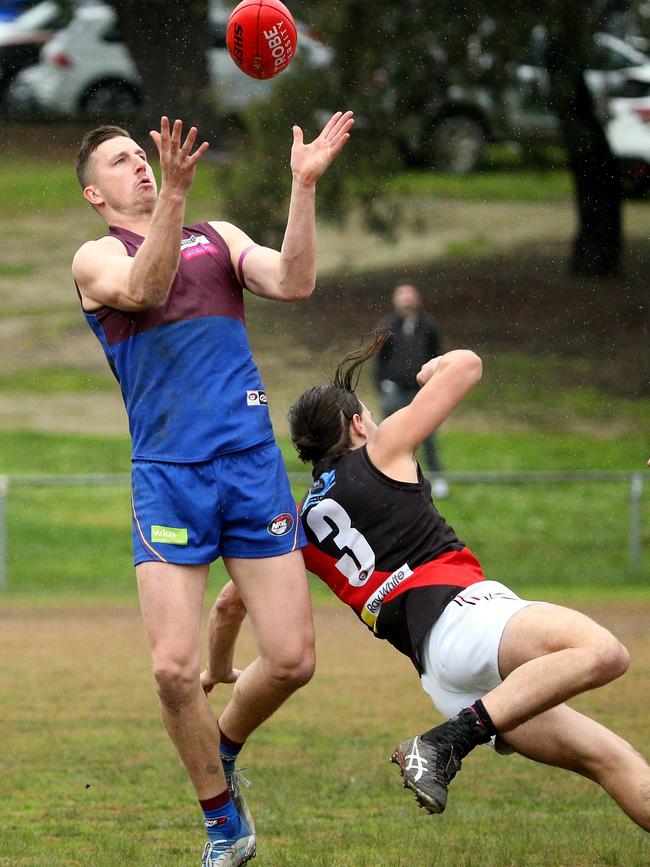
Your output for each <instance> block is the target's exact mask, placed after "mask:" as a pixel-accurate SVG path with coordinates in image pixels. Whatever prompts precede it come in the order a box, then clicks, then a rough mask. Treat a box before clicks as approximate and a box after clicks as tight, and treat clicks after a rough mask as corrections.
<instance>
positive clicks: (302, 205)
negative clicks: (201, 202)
mask: <svg viewBox="0 0 650 867" xmlns="http://www.w3.org/2000/svg"><path fill="white" fill-rule="evenodd" d="M353 123H354V119H353V117H352V112H351V111H346V112H340V111H338V112H336V114H334V115H333V116H332V117H331V118H330V120H329V121H328V123H327V124H326V125H325V127H324V128H323V130H322V131H321V133H320V135H319V136H318V137H317V138H316V139H314V141H313V142H310V143H309V144H305V142H304V138H303V132H302V130H301V129H300V127H298V126H294V127H293V146H292V148H291V171H292V175H293V180H292V185H291V199H290V202H289V216H288V219H287V228H286V230H285V233H284V240H283V242H282V249H281V251H280V252H278V251H277V250H271V249H270V248H269V247H258V246H255V245H254V244H253V241H252V240H251V239H250V238H249V236H248V235H246V233H245V232H242V231H241V229H238V228H237V227H236V226H233V225H232V224H231V223H215V224H214V225H215V228H217V230H218V231H219V233H220V234H221V235H222V236H223V237H224V239H225V240H226V243H227V244H228V247H229V248H230V254H231V259H232V262H233V266H234V267H235V268H236V269H237V270H238V269H239V262H240V257H241V256H242V253H244V252H245V251H247V248H250V249H248V251H247V252H246V255H245V258H244V259H243V262H242V272H243V276H244V281H245V284H246V287H247V288H248V289H249V290H250V291H251V292H254V293H255V294H256V295H261V296H262V297H264V298H272V299H274V300H277V301H296V300H298V299H300V298H308V297H309V296H310V295H311V293H312V292H313V291H314V286H315V284H316V183H317V181H318V179H319V178H320V177H321V176H322V174H323V172H324V171H325V170H326V169H327V167H328V166H329V165H330V163H331V162H332V161H333V160H334V158H335V157H336V156H337V154H339V153H340V151H341V150H342V148H343V147H344V145H345V143H346V141H347V140H348V139H349V138H350V129H351V128H352V124H353Z"/></svg>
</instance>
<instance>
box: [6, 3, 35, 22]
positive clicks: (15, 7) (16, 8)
mask: <svg viewBox="0 0 650 867" xmlns="http://www.w3.org/2000/svg"><path fill="white" fill-rule="evenodd" d="M36 2H37V0H0V21H14V20H15V19H16V18H18V16H19V15H22V14H23V12H26V11H27V10H28V9H31V7H32V6H34V5H35V4H36Z"/></svg>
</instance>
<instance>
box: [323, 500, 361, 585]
mask: <svg viewBox="0 0 650 867" xmlns="http://www.w3.org/2000/svg"><path fill="white" fill-rule="evenodd" d="M307 523H308V524H309V527H310V528H311V530H313V532H314V534H315V536H316V538H317V539H318V541H319V542H322V541H323V539H326V538H327V537H328V536H331V535H332V533H335V535H334V537H333V539H332V541H333V542H334V544H335V545H336V547H337V548H338V549H339V551H344V552H347V551H349V552H350V553H349V554H348V553H344V554H343V556H342V557H341V559H340V560H338V561H337V563H336V568H337V569H338V570H339V572H341V573H342V574H343V575H345V577H346V578H347V579H348V581H349V582H350V584H352V586H353V587H363V585H364V584H365V583H366V582H367V580H368V578H370V576H371V575H372V573H373V572H374V570H375V553H374V551H373V550H372V548H371V547H370V545H369V544H368V540H367V539H366V537H365V536H363V535H362V534H361V533H360V532H359V531H358V530H355V529H354V527H353V526H352V523H351V521H350V516H349V515H348V513H347V512H346V511H345V509H344V508H343V506H341V505H340V504H339V503H337V502H336V501H335V500H330V499H324V500H321V501H320V503H317V504H316V505H315V506H314V507H313V508H311V509H309V511H308V512H307ZM350 555H352V556H350Z"/></svg>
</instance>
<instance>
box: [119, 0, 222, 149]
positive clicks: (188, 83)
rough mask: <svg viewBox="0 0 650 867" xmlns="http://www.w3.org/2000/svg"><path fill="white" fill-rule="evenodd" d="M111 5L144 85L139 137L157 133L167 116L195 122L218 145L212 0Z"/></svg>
mask: <svg viewBox="0 0 650 867" xmlns="http://www.w3.org/2000/svg"><path fill="white" fill-rule="evenodd" d="M110 5H111V6H113V8H114V9H115V11H116V12H117V16H118V20H119V25H120V31H121V34H122V38H123V40H124V42H125V43H126V45H127V47H128V49H129V51H130V53H131V56H132V57H133V60H134V62H135V65H136V66H137V68H138V72H139V73H140V77H141V79H142V91H143V93H144V102H143V104H142V106H141V108H140V110H139V112H138V115H137V117H136V119H135V126H136V128H137V129H136V133H137V134H138V135H142V133H146V132H147V131H148V130H149V129H151V127H152V125H153V126H154V127H157V126H158V123H157V121H158V119H159V118H160V117H161V116H162V115H163V114H166V115H169V116H170V117H172V118H173V117H180V118H184V119H186V120H187V121H191V123H193V124H194V125H196V126H198V127H199V129H200V135H201V136H202V137H203V138H205V139H208V140H214V139H215V138H216V137H217V136H218V134H219V132H220V124H219V121H218V113H217V112H216V110H215V109H216V100H217V97H216V91H215V90H214V89H213V88H212V87H211V85H210V77H209V72H208V57H207V52H208V48H209V46H210V39H211V33H210V26H209V20H208V0H144V2H143V0H110Z"/></svg>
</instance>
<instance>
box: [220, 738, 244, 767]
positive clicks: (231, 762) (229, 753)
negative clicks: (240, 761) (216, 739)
mask: <svg viewBox="0 0 650 867" xmlns="http://www.w3.org/2000/svg"><path fill="white" fill-rule="evenodd" d="M241 748H242V744H235V743H234V742H233V741H230V742H229V743H228V742H227V741H226V740H225V739H224V737H223V735H222V736H221V743H220V744H219V753H220V755H221V762H222V764H223V769H224V771H225V772H226V773H228V774H229V773H232V771H234V769H235V762H236V761H237V756H238V755H239V753H240V752H241Z"/></svg>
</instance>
